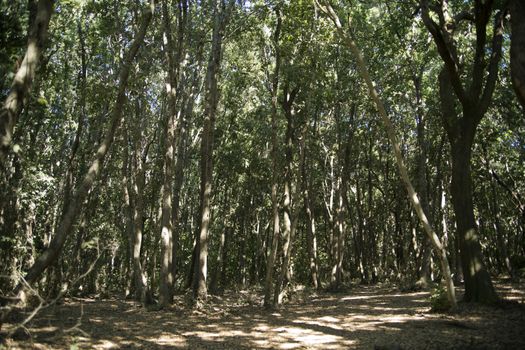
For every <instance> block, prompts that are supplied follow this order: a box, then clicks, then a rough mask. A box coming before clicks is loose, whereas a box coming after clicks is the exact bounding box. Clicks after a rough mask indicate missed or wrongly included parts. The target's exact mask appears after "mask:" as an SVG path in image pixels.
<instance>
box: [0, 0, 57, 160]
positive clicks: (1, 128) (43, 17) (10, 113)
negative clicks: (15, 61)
mask: <svg viewBox="0 0 525 350" xmlns="http://www.w3.org/2000/svg"><path fill="white" fill-rule="evenodd" d="M53 4H54V1H53V0H39V1H38V7H37V12H36V16H35V20H34V22H33V24H32V26H31V29H30V32H29V38H28V42H27V50H26V53H25V56H24V59H23V61H22V63H21V64H20V68H19V69H18V71H17V72H16V75H15V77H14V79H13V83H12V85H11V89H10V91H9V94H8V95H7V98H6V99H5V101H4V104H3V106H2V109H1V110H0V164H2V163H4V161H5V157H6V156H7V153H8V151H9V148H10V146H11V140H12V138H13V131H14V128H15V125H16V123H17V121H18V117H19V116H20V113H21V112H22V108H23V107H24V104H25V103H26V102H27V99H28V98H29V93H30V91H31V85H32V84H33V80H34V79H35V74H36V70H37V68H38V64H39V62H40V56H41V54H42V51H43V48H44V45H45V41H46V38H47V32H48V28H49V21H50V19H51V14H52V13H53Z"/></svg>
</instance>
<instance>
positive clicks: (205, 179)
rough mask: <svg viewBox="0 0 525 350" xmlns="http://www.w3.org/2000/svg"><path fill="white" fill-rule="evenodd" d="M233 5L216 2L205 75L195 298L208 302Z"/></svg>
mask: <svg viewBox="0 0 525 350" xmlns="http://www.w3.org/2000/svg"><path fill="white" fill-rule="evenodd" d="M232 4H233V3H231V2H230V4H229V5H228V8H227V9H226V8H225V4H224V2H221V1H218V0H217V1H214V24H213V33H212V47H211V52H210V58H209V61H208V68H207V72H206V98H205V107H204V127H203V131H202V139H201V194H200V195H201V212H200V214H201V215H200V232H199V243H198V247H199V250H198V252H199V253H198V259H197V260H196V264H198V268H196V269H195V274H196V278H195V280H194V281H193V282H194V285H193V297H194V299H196V300H197V301H198V300H201V301H203V300H205V299H206V297H207V294H208V292H207V286H206V279H207V275H208V230H209V224H210V217H211V197H212V192H211V191H212V177H213V176H212V171H213V163H212V159H213V138H214V131H215V117H216V113H217V105H218V102H219V90H218V87H217V79H218V75H219V69H220V65H221V54H222V39H223V35H224V29H225V26H226V23H227V20H228V17H229V14H230V11H231V6H232Z"/></svg>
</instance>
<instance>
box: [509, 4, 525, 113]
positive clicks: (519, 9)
mask: <svg viewBox="0 0 525 350" xmlns="http://www.w3.org/2000/svg"><path fill="white" fill-rule="evenodd" d="M510 16H511V30H512V39H511V41H510V70H511V71H510V72H511V77H512V83H513V84H514V90H515V91H516V95H517V96H518V100H519V101H520V103H521V106H522V109H523V113H524V114H525V2H524V1H523V0H511V3H510Z"/></svg>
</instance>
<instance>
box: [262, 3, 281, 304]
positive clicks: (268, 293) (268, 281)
mask: <svg viewBox="0 0 525 350" xmlns="http://www.w3.org/2000/svg"><path fill="white" fill-rule="evenodd" d="M275 14H276V16H277V23H276V26H275V32H274V35H273V45H274V50H275V68H274V71H273V75H272V86H271V94H272V117H271V124H272V194H271V196H272V221H273V231H272V235H271V240H270V242H269V244H268V246H269V248H270V252H269V253H268V259H267V261H266V277H265V279H264V307H265V308H267V309H268V308H271V307H272V300H271V298H272V284H273V273H274V267H275V260H276V259H277V248H278V243H279V231H280V223H279V204H278V198H277V188H278V177H279V174H278V169H279V166H278V163H279V161H278V144H277V135H278V126H277V94H278V89H279V70H280V65H281V55H280V49H279V38H280V35H281V23H282V22H281V13H280V12H279V9H277V8H276V9H275Z"/></svg>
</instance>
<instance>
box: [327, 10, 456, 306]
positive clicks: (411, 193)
mask: <svg viewBox="0 0 525 350" xmlns="http://www.w3.org/2000/svg"><path fill="white" fill-rule="evenodd" d="M317 5H318V6H319V7H320V8H321V9H322V11H323V12H324V13H326V14H327V16H328V17H329V18H330V19H331V20H332V22H333V23H334V25H335V27H336V30H337V31H338V33H339V35H340V36H341V38H342V39H343V40H344V43H345V44H346V45H347V46H348V48H349V49H350V50H351V51H352V54H353V55H354V58H355V60H356V62H357V67H358V71H359V73H360V75H361V77H362V79H363V80H364V81H365V83H366V86H367V88H368V93H369V95H370V98H371V99H372V100H373V101H374V103H375V105H376V108H377V110H378V111H379V116H380V117H381V121H382V122H383V125H384V126H385V129H386V131H387V134H388V138H389V139H390V142H391V143H392V147H393V149H394V154H395V157H396V164H397V167H398V169H399V173H400V176H401V180H402V181H403V184H404V185H405V188H406V191H407V193H408V197H409V200H410V203H411V204H412V206H413V208H414V211H415V212H416V213H417V215H418V217H419V220H420V221H421V224H422V225H423V227H424V229H425V232H426V233H427V235H428V236H429V238H430V239H431V242H432V244H433V245H434V248H435V249H436V251H437V253H438V255H439V259H440V262H441V268H442V272H443V275H444V277H445V280H446V285H447V294H448V300H449V302H450V305H451V307H452V308H455V307H456V296H455V291H454V284H453V282H452V277H451V274H450V267H449V264H448V259H447V252H446V249H445V247H444V246H443V244H442V242H441V241H440V239H439V237H438V236H437V234H436V233H435V231H434V229H433V228H432V227H431V226H430V223H429V221H428V219H427V216H426V214H425V212H424V210H423V208H422V206H421V202H420V200H419V198H418V195H417V193H416V191H415V190H414V186H413V185H412V182H411V181H410V178H409V177H408V172H407V169H406V166H405V163H404V160H403V156H402V153H401V147H400V144H399V141H398V140H397V136H396V134H395V129H394V125H393V124H392V122H391V121H390V119H389V118H388V114H387V112H386V108H385V106H384V105H383V102H382V101H381V99H380V97H379V94H378V92H377V90H376V88H375V84H374V82H373V81H372V78H371V77H370V74H369V73H368V69H367V66H366V64H365V59H364V57H363V54H362V53H361V51H360V50H359V48H358V47H357V45H356V43H355V42H354V40H353V39H352V38H351V36H349V35H348V34H346V33H345V32H344V30H343V26H342V24H341V21H340V20H339V17H338V15H337V13H336V12H335V11H334V9H333V8H332V6H331V5H330V4H321V3H319V2H317Z"/></svg>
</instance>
